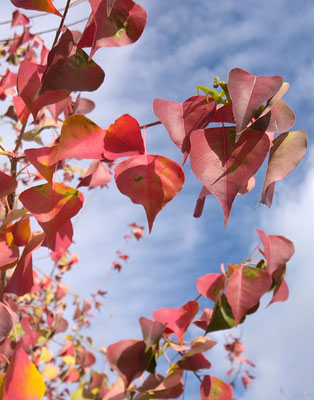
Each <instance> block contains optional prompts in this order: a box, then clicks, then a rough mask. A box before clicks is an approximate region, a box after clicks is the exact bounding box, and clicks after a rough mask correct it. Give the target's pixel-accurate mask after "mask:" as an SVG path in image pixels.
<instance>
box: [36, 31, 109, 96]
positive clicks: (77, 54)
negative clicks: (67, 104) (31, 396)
mask: <svg viewBox="0 0 314 400" xmlns="http://www.w3.org/2000/svg"><path fill="white" fill-rule="evenodd" d="M104 78H105V73H104V71H103V70H102V69H101V68H100V66H99V65H97V64H96V63H95V62H94V61H93V60H88V55H87V54H86V53H85V51H83V50H82V49H80V48H79V47H77V46H75V45H74V40H73V36H72V33H71V31H70V30H68V29H67V30H66V31H65V32H64V34H63V35H62V36H61V38H60V40H59V42H58V44H57V45H56V46H54V47H53V48H52V49H51V50H50V53H49V55H48V60H47V68H46V70H45V73H44V75H43V77H42V82H41V88H40V92H39V94H40V95H42V94H43V93H45V92H47V91H55V90H66V91H70V92H72V91H88V92H91V91H94V90H97V89H98V88H99V86H100V85H101V84H102V83H103V81H104Z"/></svg>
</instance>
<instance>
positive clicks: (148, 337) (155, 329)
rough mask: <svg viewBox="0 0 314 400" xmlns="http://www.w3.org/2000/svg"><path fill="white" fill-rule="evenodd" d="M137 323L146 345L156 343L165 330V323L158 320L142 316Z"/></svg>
mask: <svg viewBox="0 0 314 400" xmlns="http://www.w3.org/2000/svg"><path fill="white" fill-rule="evenodd" d="M139 323H140V326H141V329H142V333H143V339H144V342H145V344H146V346H148V347H150V346H154V345H155V344H157V343H158V341H159V339H160V338H161V336H162V334H163V332H164V330H165V326H166V325H165V324H162V323H161V322H158V321H151V320H150V319H147V318H144V317H141V318H140V319H139Z"/></svg>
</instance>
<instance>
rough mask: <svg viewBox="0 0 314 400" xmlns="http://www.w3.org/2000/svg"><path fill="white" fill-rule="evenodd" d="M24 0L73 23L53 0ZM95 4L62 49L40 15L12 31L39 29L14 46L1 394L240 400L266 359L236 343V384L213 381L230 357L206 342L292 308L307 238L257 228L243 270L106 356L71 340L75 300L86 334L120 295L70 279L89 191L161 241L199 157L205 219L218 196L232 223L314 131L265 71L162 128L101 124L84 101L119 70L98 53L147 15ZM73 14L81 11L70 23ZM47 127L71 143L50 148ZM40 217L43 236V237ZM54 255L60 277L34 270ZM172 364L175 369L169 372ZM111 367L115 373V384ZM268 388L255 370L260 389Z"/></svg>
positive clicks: (201, 282) (168, 115)
mask: <svg viewBox="0 0 314 400" xmlns="http://www.w3.org/2000/svg"><path fill="white" fill-rule="evenodd" d="M5 1H8V0H5ZM11 3H12V4H13V5H15V6H16V7H18V8H22V9H26V10H36V11H42V12H46V13H51V14H54V15H53V16H52V18H59V17H62V14H61V13H60V12H59V11H58V10H57V9H56V8H55V6H54V5H53V2H52V0H40V1H37V0H36V1H35V0H11ZM89 4H90V8H91V14H90V17H89V19H88V21H87V24H86V27H85V29H84V31H83V32H81V33H80V32H77V31H71V30H70V29H67V28H66V27H65V26H64V24H63V22H62V23H61V25H60V28H59V29H58V30H57V31H56V34H55V40H54V44H53V46H52V48H51V49H50V50H49V49H47V48H46V47H45V45H44V42H43V41H42V40H41V39H40V38H39V37H36V36H34V35H32V34H30V33H29V25H30V20H29V18H28V17H27V16H25V15H24V14H22V13H21V12H20V11H19V10H16V11H15V12H14V14H13V17H12V18H13V19H12V27H14V26H19V25H22V26H23V29H24V32H23V33H22V35H17V34H15V36H14V38H12V40H8V42H7V43H5V45H4V46H3V48H2V49H1V54H2V56H3V57H4V58H3V60H4V61H5V69H4V70H3V75H2V79H1V81H0V99H1V100H6V101H7V102H8V110H7V112H6V113H5V114H4V115H3V118H6V119H7V120H8V121H9V123H11V125H12V128H13V129H14V130H15V132H16V142H15V146H14V148H12V149H6V148H4V146H2V145H1V146H0V147H1V152H0V154H1V155H2V156H3V159H6V163H3V164H2V171H0V198H1V203H0V206H1V221H0V224H1V232H0V248H1V251H0V269H1V287H0V291H1V292H0V296H1V302H0V314H1V317H0V318H1V320H0V321H1V322H0V339H1V343H0V355H1V358H0V368H1V375H0V377H1V382H2V386H1V394H0V399H3V400H12V399H14V400H40V399H42V398H46V399H51V400H52V399H54V400H62V399H69V398H71V399H72V400H84V399H94V400H110V399H111V400H113V399H115V400H119V399H121V400H122V399H134V400H148V399H170V398H178V397H179V396H181V395H182V393H183V392H184V379H183V376H184V375H186V374H187V373H189V374H192V375H193V376H194V377H195V381H196V382H198V385H199V390H200V398H201V399H202V400H207V399H208V400H209V399H211V398H215V399H218V400H231V399H233V396H234V395H233V388H234V387H235V380H234V379H232V376H233V373H234V371H235V369H236V366H235V364H236V363H240V364H241V363H242V364H245V365H247V367H248V368H249V367H250V368H254V364H253V363H252V362H251V361H249V360H247V359H246V358H245V356H244V347H243V345H242V342H241V340H240V338H234V337H232V341H231V343H227V344H225V349H226V351H227V353H228V358H229V360H230V363H231V368H230V370H229V371H228V372H227V377H226V379H229V384H228V383H227V382H224V381H223V380H221V379H220V378H218V377H216V376H213V375H211V374H210V372H208V370H209V368H211V363H214V362H215V360H211V362H210V361H209V359H208V357H210V356H208V355H207V352H208V351H209V350H210V349H211V348H212V347H213V346H215V345H216V342H215V341H214V340H213V339H211V338H210V337H208V336H207V334H209V333H211V332H216V331H220V330H227V329H230V328H233V327H235V326H238V325H239V324H242V323H243V322H244V321H245V319H246V318H247V317H248V316H249V314H252V313H254V312H256V311H257V310H258V308H259V302H260V299H261V297H262V296H263V295H264V294H265V293H267V292H271V293H272V298H271V301H270V303H269V304H272V303H274V302H280V301H285V300H286V299H287V298H288V295H289V291H288V286H287V284H286V281H285V279H284V278H285V273H286V263H287V262H288V261H289V259H290V258H291V257H292V256H293V253H294V246H293V243H292V242H291V241H290V240H288V239H286V238H285V237H283V236H278V235H273V234H267V233H265V232H263V231H261V230H257V236H256V239H257V242H258V238H259V242H258V243H257V247H256V251H255V253H254V254H252V255H250V257H249V258H248V259H246V260H245V261H243V263H241V264H237V265H234V264H229V265H228V266H227V267H226V268H225V267H224V265H221V268H220V270H219V271H217V272H215V273H212V272H211V273H208V274H206V275H203V276H200V277H199V278H198V279H197V282H196V288H197V290H198V292H199V296H198V297H197V298H196V299H186V304H184V305H177V307H169V308H162V309H158V310H155V311H153V313H152V319H148V318H146V317H142V318H140V320H139V324H140V327H141V330H142V333H143V338H142V339H125V340H121V341H119V342H117V343H112V344H110V345H109V346H108V347H107V348H106V349H105V348H103V349H100V350H99V349H95V348H94V345H93V340H92V337H86V336H84V335H82V334H81V335H79V334H78V333H77V334H75V333H74V334H73V333H69V330H68V321H67V318H66V317H65V315H64V311H65V308H66V302H67V301H68V300H67V298H68V297H67V296H73V298H74V300H73V302H74V313H73V316H72V320H73V321H75V323H76V326H77V330H78V332H80V330H81V328H83V327H85V326H89V325H90V323H91V318H92V313H91V311H92V310H93V309H94V310H97V309H100V308H101V307H102V305H103V303H102V299H103V297H104V296H105V292H103V291H102V290H100V289H97V288H96V290H95V292H94V293H93V294H92V297H91V299H90V300H87V299H85V300H81V299H80V298H79V297H77V296H75V295H73V294H71V293H70V289H69V288H68V287H66V286H64V285H63V284H62V277H63V274H64V273H66V272H67V271H68V270H69V269H71V267H72V266H73V265H74V264H75V263H77V262H78V257H77V256H76V255H75V254H73V253H72V252H71V251H70V246H71V244H72V242H73V225H72V218H73V217H74V216H75V215H77V214H78V213H79V211H80V210H81V209H82V207H83V206H84V195H83V193H82V192H81V190H82V188H83V187H87V188H89V189H93V188H96V187H102V186H106V185H107V184H108V183H109V182H110V181H111V180H114V181H115V184H116V186H117V188H118V190H119V191H120V192H121V193H122V194H124V195H125V196H127V197H129V198H130V200H131V201H132V202H133V203H135V204H140V205H142V206H143V208H144V210H145V213H146V216H147V222H148V230H149V232H151V230H152V229H153V225H154V221H155V219H156V217H157V216H158V213H159V212H161V210H162V209H163V208H164V207H165V206H166V204H167V203H168V202H170V201H172V200H173V199H174V198H175V196H177V195H179V192H180V191H181V189H182V188H183V186H184V181H185V172H184V165H185V163H190V167H191V170H192V171H193V173H194V175H195V176H196V178H197V179H198V180H199V181H200V183H201V185H202V189H201V191H200V193H199V194H196V196H195V199H196V204H195V211H194V217H200V216H201V215H202V212H203V210H204V205H205V200H206V198H207V197H208V196H210V195H213V196H214V197H215V198H216V199H217V200H218V202H219V204H220V206H221V208H222V210H223V213H224V224H227V223H228V219H229V216H230V212H231V209H232V205H233V202H234V201H235V199H236V198H237V197H241V196H238V195H244V194H245V193H247V192H248V191H250V190H252V189H253V188H254V185H255V178H254V176H255V174H256V173H257V171H258V170H259V169H260V168H261V166H262V165H263V164H264V162H265V160H266V158H267V157H268V161H267V168H266V175H265V180H264V185H263V189H262V193H261V195H260V199H259V203H263V204H266V205H267V206H269V207H270V206H271V204H272V199H273V196H274V191H275V184H276V182H277V181H279V180H281V179H283V178H284V177H285V176H287V175H288V174H289V173H290V172H291V171H292V170H293V169H294V168H295V167H296V166H297V165H298V163H299V162H300V160H301V159H302V157H303V156H304V154H305V151H306V132H305V131H303V130H299V131H291V129H292V127H293V125H294V122H295V115H294V113H293V111H292V110H291V109H290V108H289V106H288V105H287V104H285V103H284V102H283V101H282V97H283V96H284V94H285V93H286V92H287V90H288V88H289V84H288V83H287V82H284V80H283V78H282V77H281V76H255V75H253V74H251V73H249V72H247V71H244V70H243V69H241V68H237V67H236V68H233V69H232V70H231V71H229V74H228V78H227V82H224V81H221V80H220V79H219V78H218V77H216V78H215V80H214V84H213V89H211V88H207V87H203V86H199V87H198V88H197V90H198V94H197V95H193V96H192V97H190V98H189V99H187V100H185V101H184V102H182V103H180V102H174V101H169V100H165V99H155V100H154V102H153V105H152V106H153V111H154V114H155V115H156V117H157V119H158V121H156V122H152V123H151V124H146V125H142V124H141V123H139V122H138V121H137V120H136V119H135V118H133V117H132V116H131V115H128V114H125V115H122V116H121V117H120V118H118V119H117V120H116V121H115V122H114V123H113V124H111V125H109V126H104V127H100V126H98V125H97V124H96V123H95V122H93V121H92V120H91V119H89V118H88V117H86V116H85V115H86V114H88V113H89V112H90V111H92V109H93V108H94V106H95V105H94V103H93V102H92V101H91V100H89V99H86V98H82V97H80V94H78V95H76V94H75V92H80V91H89V92H92V91H94V90H96V89H98V88H99V87H100V86H101V85H102V83H103V81H104V79H105V72H104V71H103V69H102V68H101V66H99V65H98V64H97V63H95V62H94V61H93V59H92V58H93V56H94V54H95V52H96V51H105V49H102V48H103V47H113V46H115V47H119V46H125V45H131V44H132V43H134V42H135V41H137V40H138V39H139V38H140V36H141V35H142V33H143V31H144V28H145V24H146V19H147V14H146V11H145V10H144V9H143V8H142V7H141V6H140V5H139V4H136V3H134V2H133V1H132V0H89ZM69 5H70V2H69V1H68V3H67V7H66V8H65V11H64V15H65V14H66V13H67V12H68V9H69V8H68V6H69ZM62 21H63V20H62ZM85 49H87V52H86V51H85ZM2 66H3V65H2ZM214 89H219V90H220V93H219V91H216V90H214ZM201 91H202V92H203V93H204V94H200V92H201ZM130 100H131V99H130ZM148 107H149V105H148ZM156 124H162V125H163V126H164V128H165V130H166V131H167V132H168V134H169V136H170V138H171V140H172V141H173V143H174V145H175V146H177V147H178V148H179V150H180V151H181V153H182V163H181V164H178V163H177V162H176V161H174V160H171V159H169V158H167V157H165V156H163V155H161V154H154V153H152V154H151V153H147V150H146V145H145V140H144V135H143V131H144V130H145V129H149V128H150V126H153V125H156ZM141 125H142V126H141ZM44 129H53V130H54V131H56V132H57V133H58V134H57V135H56V136H55V137H53V138H52V140H51V142H50V143H48V144H46V145H45V144H44V143H43V141H42V138H41V132H42V131H43V130H44ZM32 142H36V145H33V144H32ZM32 146H33V147H32ZM71 159H81V160H89V162H90V166H89V168H85V169H84V168H83V167H82V168H77V167H76V168H75V167H73V166H71ZM8 165H9V166H8ZM25 171H27V174H24V172H25ZM70 184H71V186H69V185H70ZM182 192H184V191H182ZM180 195H182V196H184V193H180ZM238 201H241V199H240V198H239V199H238ZM130 207H132V204H130ZM35 220H36V221H37V223H38V226H39V227H40V229H41V230H40V231H33V228H32V227H33V223H32V221H35ZM129 229H130V233H128V234H127V235H126V236H125V240H126V241H127V242H128V241H129V240H131V239H132V238H133V239H134V238H135V239H137V240H138V239H140V238H141V237H142V236H143V234H144V227H142V226H138V225H137V224H136V223H133V224H131V225H130V227H129ZM41 247H45V248H47V252H49V255H50V258H51V260H52V263H53V271H52V274H51V276H50V277H48V276H45V275H44V276H42V277H40V276H39V275H38V273H36V271H35V269H34V268H33V253H34V252H35V251H36V250H37V249H39V248H41ZM127 260H128V255H127V254H126V253H125V252H124V250H118V251H117V258H116V260H114V261H113V264H112V270H113V271H114V270H117V271H120V270H121V269H122V265H123V263H124V262H126V261H127ZM201 297H202V298H203V300H204V299H205V298H206V299H207V302H208V306H207V307H206V308H205V309H201V307H200V305H199V302H198V301H199V299H200V298H201ZM192 326H193V328H194V327H195V326H197V327H198V328H199V335H198V336H196V337H194V339H193V340H192V341H187V340H186V335H187V332H190V331H191V327H192ZM194 331H195V330H194V329H193V332H194ZM190 335H192V333H190ZM64 337H65V340H64ZM189 337H190V336H189ZM55 338H57V340H56V339H55ZM60 342H61V344H60ZM56 343H57V344H58V350H57V351H55V348H56ZM167 353H169V354H171V360H172V361H170V358H169V356H168V354H167ZM209 355H210V353H209ZM99 358H103V359H104V360H105V361H106V364H107V366H108V368H107V370H106V371H104V370H97V369H96V365H97V363H96V361H97V360H98V359H99ZM162 359H166V362H167V363H168V362H169V365H168V369H165V368H164V363H163V362H162V361H161V360H162ZM92 367H93V368H92ZM109 367H110V369H111V370H113V371H115V373H116V374H115V378H112V374H110V375H108V371H109ZM94 368H95V369H94ZM109 376H110V378H109ZM138 378H140V379H138ZM253 378H254V376H253V374H252V373H251V372H250V371H249V370H248V369H247V370H245V373H244V374H243V375H242V376H241V380H242V383H243V385H244V387H245V388H246V387H247V386H248V385H249V384H250V382H251V381H252V379H253Z"/></svg>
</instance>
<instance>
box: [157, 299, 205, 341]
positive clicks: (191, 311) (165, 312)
mask: <svg viewBox="0 0 314 400" xmlns="http://www.w3.org/2000/svg"><path fill="white" fill-rule="evenodd" d="M197 312H198V304H197V302H196V301H189V302H188V303H186V304H185V305H184V306H182V307H180V308H160V309H158V310H156V311H154V312H153V317H154V319H155V320H156V321H159V322H161V323H162V324H167V328H169V329H171V330H172V331H173V332H174V333H175V334H176V336H177V338H178V340H179V342H180V344H182V343H183V335H184V333H185V331H186V330H187V329H188V327H189V325H190V323H191V322H192V320H193V318H194V317H195V315H196V314H197Z"/></svg>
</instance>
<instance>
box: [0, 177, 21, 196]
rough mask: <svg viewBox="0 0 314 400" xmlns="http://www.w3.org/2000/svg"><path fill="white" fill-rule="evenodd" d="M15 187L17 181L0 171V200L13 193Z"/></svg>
mask: <svg viewBox="0 0 314 400" xmlns="http://www.w3.org/2000/svg"><path fill="white" fill-rule="evenodd" d="M16 187H17V181H16V179H14V178H13V176H10V175H6V174H5V173H4V172H2V171H0V198H2V197H5V196H7V195H8V194H10V193H12V192H14V190H15V189H16Z"/></svg>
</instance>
